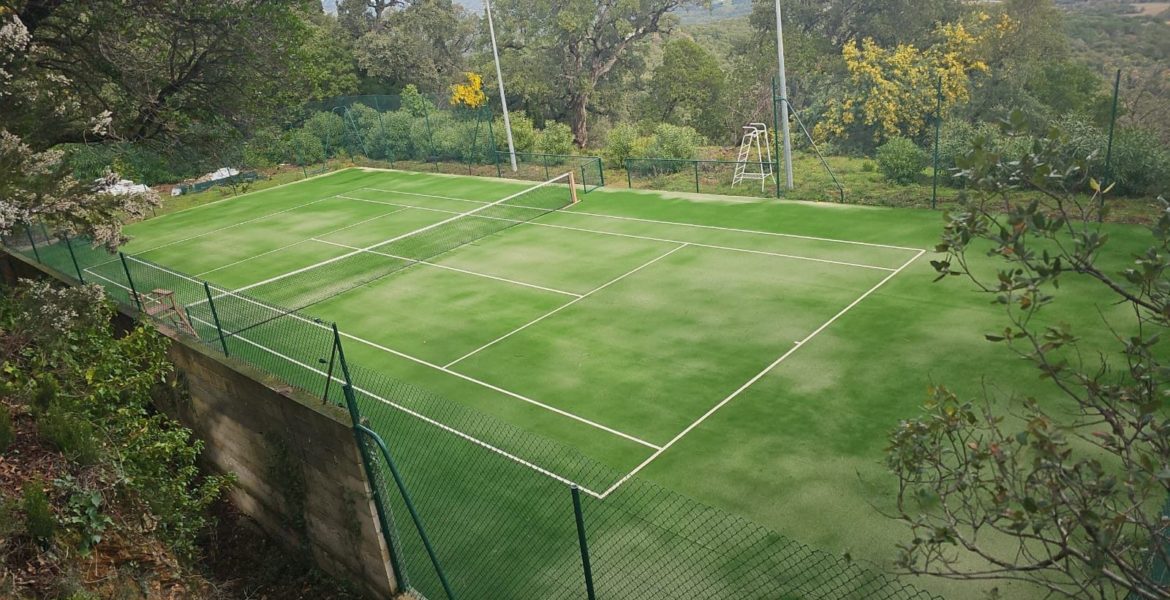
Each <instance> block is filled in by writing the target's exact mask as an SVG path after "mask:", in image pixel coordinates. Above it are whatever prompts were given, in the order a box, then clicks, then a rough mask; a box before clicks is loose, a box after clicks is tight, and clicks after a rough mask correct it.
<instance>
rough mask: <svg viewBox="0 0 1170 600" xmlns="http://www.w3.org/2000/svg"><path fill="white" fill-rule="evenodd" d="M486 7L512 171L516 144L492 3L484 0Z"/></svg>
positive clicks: (489, 0) (514, 163) (514, 166)
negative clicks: (513, 140)
mask: <svg viewBox="0 0 1170 600" xmlns="http://www.w3.org/2000/svg"><path fill="white" fill-rule="evenodd" d="M483 4H484V8H486V9H487V20H488V35H489V36H490V37H491V38H492V56H493V57H494V58H495V59H496V81H498V82H499V83H500V106H502V107H503V109H504V132H506V133H507V134H508V156H510V157H511V158H512V172H513V173H515V172H516V171H517V170H518V169H517V168H516V146H515V145H514V144H513V143H512V120H511V119H510V118H508V98H507V96H505V95H504V73H503V71H501V70H500V51H499V50H497V49H496V28H495V26H494V25H492V3H491V0H484V3H483Z"/></svg>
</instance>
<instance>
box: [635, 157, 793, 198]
mask: <svg viewBox="0 0 1170 600" xmlns="http://www.w3.org/2000/svg"><path fill="white" fill-rule="evenodd" d="M739 168H742V169H743V170H744V171H745V172H746V173H748V174H751V173H755V174H759V173H761V172H764V173H771V174H770V175H768V177H767V178H766V179H765V180H763V181H761V179H759V176H758V175H757V176H756V178H754V179H752V178H748V177H745V178H744V179H743V180H742V181H740V182H738V183H736V172H737V169H739ZM776 169H777V165H776V164H773V163H767V162H762V163H761V162H757V161H745V162H742V163H740V162H737V161H733V160H684V159H673V158H631V159H628V160H626V183H627V185H628V187H631V188H639V189H652V190H663V191H672V192H695V193H703V194H721V195H726V196H745V197H752V198H771V197H773V196H775V195H776V179H775V178H776V173H777V171H776ZM749 177H750V175H749Z"/></svg>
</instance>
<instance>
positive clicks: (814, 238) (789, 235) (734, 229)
mask: <svg viewBox="0 0 1170 600" xmlns="http://www.w3.org/2000/svg"><path fill="white" fill-rule="evenodd" d="M359 189H363V190H372V191H375V192H386V193H390V194H410V195H416V196H422V197H424V198H439V199H443V200H457V201H460V202H471V203H474V204H484V202H483V201H481V200H471V199H469V198H452V197H449V196H428V195H426V194H414V193H412V192H398V191H395V190H384V189H381V188H374V187H364V188H359ZM351 199H356V200H360V199H361V198H351ZM566 212H568V213H570V214H575V215H586V216H590V217H600V218H604V219H617V220H621V221H639V222H642V223H657V224H659V225H679V226H682V227H697V228H699V229H715V230H718V231H732V232H736V233H751V234H758V235H771V236H776V237H786V238H793V239H798V240H810V241H816V242H833V243H838V244H851V245H855V246H868V247H871V248H886V249H888V250H904V251H907V252H918V251H919V250H921V248H908V247H906V246H891V245H889V244H875V243H872V242H858V241H854V240H841V239H835V238H826V237H817V236H811V235H799V234H795V233H778V232H775V231H760V230H758V229H740V228H737V227H719V226H717V225H700V224H698V223H687V222H685V221H660V220H656V219H642V218H639V217H622V216H618V215H607V214H604V213H592V212H586V211H583V210H569V211H566Z"/></svg>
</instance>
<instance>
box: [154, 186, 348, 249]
mask: <svg viewBox="0 0 1170 600" xmlns="http://www.w3.org/2000/svg"><path fill="white" fill-rule="evenodd" d="M337 197H338V195H333V196H328V197H326V198H319V199H317V200H313V201H312V202H306V203H304V204H298V205H296V206H293V207H290V208H286V209H284V210H278V211H276V212H274V213H269V214H266V215H262V216H259V217H256V218H253V219H248V220H247V221H240V222H239V223H233V224H231V225H228V226H226V227H220V228H219V229H212V230H211V231H205V232H203V233H200V234H197V235H193V236H190V237H185V238H183V239H181V240H175V241H173V242H167V243H166V244H161V245H158V246H155V247H153V248H149V249H147V250H143V251H141V252H135V254H136V255H143V254H146V253H148V252H154V251H155V250H161V249H163V248H166V247H169V246H174V245H175V244H182V243H183V242H189V241H191V240H194V239H198V238H201V237H203V236H205V235H211V234H213V233H219V232H221V231H226V230H228V229H232V228H233V227H239V226H240V225H247V224H248V223H254V222H256V221H261V220H264V219H267V218H268V217H275V216H276V215H281V214H284V213H286V212H291V211H294V210H297V209H300V208H304V207H306V206H311V205H313V204H317V203H319V202H324V201H326V200H332V199H334V198H337Z"/></svg>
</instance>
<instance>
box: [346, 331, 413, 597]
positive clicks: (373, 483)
mask: <svg viewBox="0 0 1170 600" xmlns="http://www.w3.org/2000/svg"><path fill="white" fill-rule="evenodd" d="M333 350H334V352H336V353H337V362H338V363H340V364H341V374H342V377H343V378H344V379H345V383H344V384H342V386H341V391H342V393H343V394H344V395H345V405H346V408H348V409H349V418H350V420H352V421H353V437H354V441H356V442H357V445H358V452H359V453H360V454H361V457H362V466H363V467H364V468H365V470H366V475H367V476H368V477H369V479H370V488H371V489H372V490H373V493H374V509H375V511H376V512H377V513H378V524H379V525H380V526H381V527H382V539H383V540H384V541H385V542H386V552H387V554H389V555H390V568H391V569H392V570H393V571H394V577H395V578H397V579H398V588H399V590H398V591H400V592H401V591H405V590H407V589H409V588H410V580H409V578H408V577H407V575H406V569H405V568H404V567H403V566H402V562H401V561H400V560H399V556H398V548H396V547H395V546H394V535H393V533H392V532H393V531H394V529H392V526H391V522H390V516H389V514H388V513H387V512H386V504H385V499H384V498H382V491H381V488H380V487H379V486H378V485H377V480H376V479H375V475H374V473H375V470H374V463H373V461H372V460H371V459H370V453H369V451H368V450H367V449H366V445H365V443H363V441H362V431H361V430H362V425H361V422H362V414H361V411H359V410H358V405H357V398H356V397H355V396H354V394H353V387H352V383H353V379H351V376H350V373H349V363H347V362H345V349H344V348H343V347H342V345H341V332H340V331H338V330H337V323H333ZM374 439H378V436H377V434H374Z"/></svg>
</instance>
